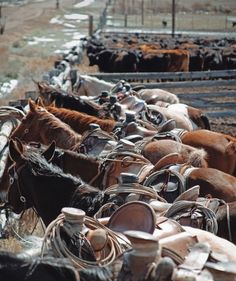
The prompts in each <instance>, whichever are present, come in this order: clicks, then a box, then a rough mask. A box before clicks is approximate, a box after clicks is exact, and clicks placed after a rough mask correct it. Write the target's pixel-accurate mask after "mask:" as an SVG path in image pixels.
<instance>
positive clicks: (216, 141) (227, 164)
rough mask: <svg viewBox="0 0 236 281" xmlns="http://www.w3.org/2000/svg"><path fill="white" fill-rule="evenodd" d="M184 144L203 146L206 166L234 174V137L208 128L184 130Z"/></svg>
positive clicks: (235, 151) (235, 172)
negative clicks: (205, 154)
mask: <svg viewBox="0 0 236 281" xmlns="http://www.w3.org/2000/svg"><path fill="white" fill-rule="evenodd" d="M181 141H182V143H184V144H187V145H191V146H193V147H197V148H203V149H204V150H205V151H206V152H207V158H208V159H207V162H208V166H209V167H211V168H215V169H218V170H221V171H223V172H225V173H228V174H231V175H234V176H236V138H234V137H232V136H230V135H226V134H222V133H217V132H212V131H209V130H196V131H192V132H184V133H183V134H182V136H181Z"/></svg>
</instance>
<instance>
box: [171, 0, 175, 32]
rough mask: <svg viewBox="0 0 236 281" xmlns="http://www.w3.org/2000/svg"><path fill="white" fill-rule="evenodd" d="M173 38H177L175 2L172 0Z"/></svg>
mask: <svg viewBox="0 0 236 281" xmlns="http://www.w3.org/2000/svg"><path fill="white" fill-rule="evenodd" d="M172 37H175V0H172Z"/></svg>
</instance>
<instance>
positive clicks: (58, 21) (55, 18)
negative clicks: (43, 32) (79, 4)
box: [49, 16, 64, 24]
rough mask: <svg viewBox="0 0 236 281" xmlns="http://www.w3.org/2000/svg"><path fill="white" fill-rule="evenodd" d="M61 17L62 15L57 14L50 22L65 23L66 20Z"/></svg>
mask: <svg viewBox="0 0 236 281" xmlns="http://www.w3.org/2000/svg"><path fill="white" fill-rule="evenodd" d="M60 17H61V16H56V17H54V18H52V19H51V20H50V21H49V23H52V24H55V23H58V24H63V23H64V21H63V20H60Z"/></svg>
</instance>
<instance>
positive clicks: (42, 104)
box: [36, 97, 45, 107]
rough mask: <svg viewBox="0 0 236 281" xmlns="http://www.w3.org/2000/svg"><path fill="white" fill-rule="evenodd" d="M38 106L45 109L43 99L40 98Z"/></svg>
mask: <svg viewBox="0 0 236 281" xmlns="http://www.w3.org/2000/svg"><path fill="white" fill-rule="evenodd" d="M36 104H37V105H39V106H41V107H45V106H44V103H43V100H42V98H41V97H38V99H37V102H36Z"/></svg>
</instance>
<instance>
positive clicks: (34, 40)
mask: <svg viewBox="0 0 236 281" xmlns="http://www.w3.org/2000/svg"><path fill="white" fill-rule="evenodd" d="M54 41H56V39H53V38H46V37H36V36H34V37H33V38H32V39H31V40H30V41H29V42H28V44H29V45H36V44H38V43H48V42H54Z"/></svg>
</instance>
